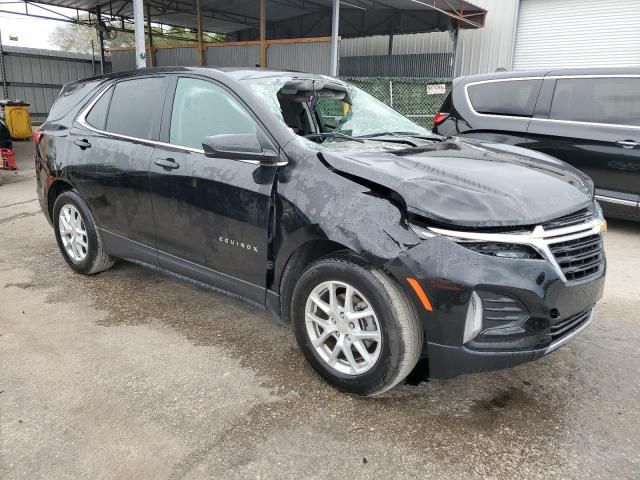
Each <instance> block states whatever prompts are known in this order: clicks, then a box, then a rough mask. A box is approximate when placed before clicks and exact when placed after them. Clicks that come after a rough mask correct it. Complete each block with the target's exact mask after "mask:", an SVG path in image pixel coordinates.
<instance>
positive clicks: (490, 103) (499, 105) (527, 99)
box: [468, 80, 542, 117]
mask: <svg viewBox="0 0 640 480" xmlns="http://www.w3.org/2000/svg"><path fill="white" fill-rule="evenodd" d="M540 85H542V80H510V81H504V82H489V83H479V84H477V85H470V86H469V87H468V91H469V100H470V101H471V105H472V106H473V109H474V110H475V111H476V112H478V113H486V114H492V115H510V116H515V117H530V116H532V115H533V109H534V108H535V106H536V100H537V99H538V92H539V91H540Z"/></svg>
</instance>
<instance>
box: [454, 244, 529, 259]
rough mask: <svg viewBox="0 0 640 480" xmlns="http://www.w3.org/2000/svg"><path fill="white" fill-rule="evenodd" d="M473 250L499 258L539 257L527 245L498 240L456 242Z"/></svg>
mask: <svg viewBox="0 0 640 480" xmlns="http://www.w3.org/2000/svg"><path fill="white" fill-rule="evenodd" d="M458 243H459V244H460V245H462V246H463V247H465V248H468V249H469V250H473V251H474V252H478V253H482V254H483V255H490V256H492V257H500V258H517V259H540V258H542V257H541V256H540V254H539V253H538V252H537V251H535V250H534V249H533V248H531V247H530V246H528V245H519V244H517V243H499V242H495V243H492V242H458Z"/></svg>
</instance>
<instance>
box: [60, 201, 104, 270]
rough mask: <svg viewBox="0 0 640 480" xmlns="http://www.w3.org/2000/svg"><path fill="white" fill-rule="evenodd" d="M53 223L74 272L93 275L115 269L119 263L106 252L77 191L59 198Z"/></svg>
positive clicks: (66, 258) (61, 248)
mask: <svg viewBox="0 0 640 480" xmlns="http://www.w3.org/2000/svg"><path fill="white" fill-rule="evenodd" d="M61 212H62V213H61ZM61 214H62V217H63V218H62V219H61V218H60V217H61ZM52 221H53V229H54V231H55V234H56V242H57V243H58V248H59V249H60V252H61V253H62V256H63V257H64V259H65V260H66V262H67V264H68V265H69V266H70V267H71V268H72V269H73V270H75V271H76V272H78V273H82V274H85V275H93V274H95V273H99V272H102V271H104V270H107V269H109V268H111V266H113V264H114V263H115V261H114V259H113V258H112V257H110V256H109V254H108V253H107V252H106V251H105V249H104V243H103V241H102V237H101V236H100V233H99V232H98V229H97V228H96V223H95V220H94V219H93V215H91V212H90V211H89V207H88V206H87V204H86V203H85V201H84V200H82V198H81V197H80V195H78V194H77V193H76V192H75V191H73V190H67V191H65V192H62V193H61V194H60V195H59V196H58V197H57V198H56V201H55V203H54V205H53V219H52ZM64 230H66V232H65V231H64ZM67 232H69V233H67Z"/></svg>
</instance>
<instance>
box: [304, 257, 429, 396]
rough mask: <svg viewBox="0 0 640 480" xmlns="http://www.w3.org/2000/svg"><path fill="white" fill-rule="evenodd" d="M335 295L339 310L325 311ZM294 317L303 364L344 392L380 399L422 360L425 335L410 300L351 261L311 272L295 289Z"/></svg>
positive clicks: (330, 262) (334, 261) (376, 272)
mask: <svg viewBox="0 0 640 480" xmlns="http://www.w3.org/2000/svg"><path fill="white" fill-rule="evenodd" d="M348 287H351V290H348ZM332 291H333V292H336V293H335V296H334V299H335V300H334V306H335V305H337V309H331V307H330V303H331V302H330V298H331V292H332ZM348 293H349V298H351V299H352V300H351V301H350V302H347V301H346V300H345V299H346V298H347V294H348ZM348 305H350V307H349V306H348ZM327 308H328V311H327ZM336 311H337V312H339V313H336ZM291 313H292V315H291V317H292V323H293V329H294V332H295V336H296V340H297V342H298V345H299V346H300V348H301V349H302V351H303V353H304V355H305V357H306V358H307V360H308V361H309V363H310V364H311V366H312V367H313V368H314V369H315V370H316V371H317V372H318V373H319V374H320V375H322V376H323V377H324V378H325V379H326V380H327V381H328V382H329V383H330V384H332V385H333V386H335V387H336V388H338V389H339V390H341V391H344V392H348V393H353V394H357V395H378V394H381V393H383V392H385V391H387V390H389V389H391V388H393V387H394V386H395V385H397V384H398V383H400V382H401V381H402V380H404V379H405V377H406V376H407V375H408V374H409V373H410V372H411V370H412V369H413V368H414V367H415V365H416V364H417V363H418V360H419V359H420V354H421V352H422V343H423V330H422V326H421V324H420V321H419V318H418V315H417V313H416V310H415V307H414V306H413V304H412V303H411V301H410V299H409V298H408V297H407V295H406V294H405V292H404V291H402V290H401V288H400V287H399V286H398V285H397V284H396V283H395V281H394V280H393V279H391V278H390V277H389V276H388V275H387V274H386V273H384V272H383V271H382V270H380V269H378V268H374V267H372V266H371V265H369V264H367V263H366V262H365V261H364V260H363V259H361V258H360V257H358V256H356V255H354V254H351V253H338V254H333V255H332V256H330V257H327V258H323V259H320V260H318V261H316V262H314V263H312V264H311V265H309V266H308V267H307V268H306V269H305V271H304V272H303V274H302V275H301V277H300V280H299V281H298V283H297V284H296V287H295V289H294V292H293V298H292V303H291ZM309 313H310V315H308V314H309ZM364 315H367V316H366V317H365V318H357V319H356V321H350V320H351V319H354V318H356V317H361V316H364ZM332 337H333V339H332ZM378 338H379V341H378V340H377V339H378ZM314 341H315V346H314ZM339 342H342V343H339ZM359 342H360V343H359ZM358 343H359V344H358ZM338 345H340V348H338ZM363 347H364V348H366V350H367V351H366V352H364V351H363V350H362V348H363ZM337 350H341V351H340V352H339V353H338V354H337V357H336V353H335V352H336V351H337ZM349 352H350V353H349ZM365 357H366V358H365Z"/></svg>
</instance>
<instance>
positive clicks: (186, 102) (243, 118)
mask: <svg viewBox="0 0 640 480" xmlns="http://www.w3.org/2000/svg"><path fill="white" fill-rule="evenodd" d="M256 132H257V125H256V122H255V120H254V119H253V118H252V117H251V115H249V113H248V112H247V111H246V110H245V108H244V107H243V106H242V105H241V104H240V103H239V102H238V101H237V100H236V99H235V98H234V97H233V96H232V95H231V94H230V93H229V92H228V91H227V90H225V89H224V88H222V87H220V86H218V85H215V84H213V83H211V82H208V81H205V80H199V79H197V78H180V79H178V85H177V87H176V94H175V97H174V100H173V110H172V112H171V128H170V132H169V141H170V142H171V143H172V144H174V145H181V146H184V147H191V148H197V149H201V148H202V141H203V140H204V138H205V137H207V136H209V135H220V134H229V133H256Z"/></svg>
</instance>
